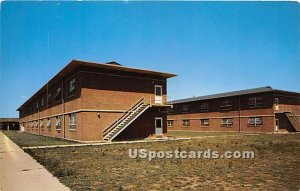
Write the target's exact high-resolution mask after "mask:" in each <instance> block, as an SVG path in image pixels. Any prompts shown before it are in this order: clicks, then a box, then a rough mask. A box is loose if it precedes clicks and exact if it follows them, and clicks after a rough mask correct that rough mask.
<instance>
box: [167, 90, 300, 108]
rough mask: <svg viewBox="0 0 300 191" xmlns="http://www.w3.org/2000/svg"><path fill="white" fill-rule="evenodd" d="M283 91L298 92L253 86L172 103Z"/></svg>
mask: <svg viewBox="0 0 300 191" xmlns="http://www.w3.org/2000/svg"><path fill="white" fill-rule="evenodd" d="M275 91H276V92H283V93H296V94H298V93H297V92H289V91H284V90H277V89H273V88H272V87H271V86H265V87H259V88H253V89H246V90H239V91H231V92H225V93H219V94H211V95H205V96H198V97H191V98H185V99H178V100H174V101H172V104H176V103H186V102H193V101H201V100H208V99H216V98H224V97H232V96H240V95H247V94H256V93H265V92H275Z"/></svg>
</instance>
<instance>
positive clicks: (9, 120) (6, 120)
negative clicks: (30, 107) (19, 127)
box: [0, 118, 19, 123]
mask: <svg viewBox="0 0 300 191" xmlns="http://www.w3.org/2000/svg"><path fill="white" fill-rule="evenodd" d="M3 122H19V118H0V123H3Z"/></svg>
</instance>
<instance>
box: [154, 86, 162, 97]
mask: <svg viewBox="0 0 300 191" xmlns="http://www.w3.org/2000/svg"><path fill="white" fill-rule="evenodd" d="M155 95H156V96H161V95H162V86H155Z"/></svg>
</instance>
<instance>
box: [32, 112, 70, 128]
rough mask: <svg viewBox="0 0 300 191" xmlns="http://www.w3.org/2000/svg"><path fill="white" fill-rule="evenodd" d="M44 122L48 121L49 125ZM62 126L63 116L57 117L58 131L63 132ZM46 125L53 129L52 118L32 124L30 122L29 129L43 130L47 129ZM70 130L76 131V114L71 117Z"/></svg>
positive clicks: (56, 125)
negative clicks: (39, 128)
mask: <svg viewBox="0 0 300 191" xmlns="http://www.w3.org/2000/svg"><path fill="white" fill-rule="evenodd" d="M44 121H47V124H44ZM61 124H62V115H60V116H56V118H55V127H56V130H61ZM45 125H46V126H47V128H51V127H52V122H51V118H47V119H42V120H36V121H31V122H29V124H28V127H31V128H38V127H39V126H40V127H41V128H42V129H43V128H44V127H45ZM69 128H70V129H76V114H75V113H71V114H70V115H69Z"/></svg>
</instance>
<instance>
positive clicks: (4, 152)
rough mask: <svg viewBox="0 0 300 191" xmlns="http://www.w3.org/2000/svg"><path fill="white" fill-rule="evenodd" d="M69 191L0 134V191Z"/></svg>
mask: <svg viewBox="0 0 300 191" xmlns="http://www.w3.org/2000/svg"><path fill="white" fill-rule="evenodd" d="M52 190H53V191H65V190H70V189H69V188H67V187H66V186H64V185H63V184H61V183H60V182H59V181H58V179H57V178H55V177H53V176H52V174H51V173H50V172H48V171H47V170H46V169H45V168H44V167H43V166H42V165H40V164H39V163H37V162H36V161H35V160H34V159H33V158H32V157H31V156H30V155H28V154H27V153H25V152H24V151H23V150H22V149H20V148H19V147H18V146H17V145H16V144H15V143H13V142H12V141H11V140H10V139H8V138H7V137H6V136H5V135H4V134H3V133H2V132H0V191H52Z"/></svg>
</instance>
